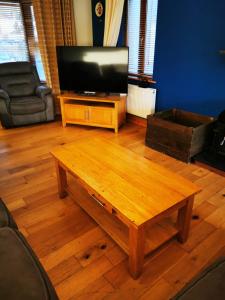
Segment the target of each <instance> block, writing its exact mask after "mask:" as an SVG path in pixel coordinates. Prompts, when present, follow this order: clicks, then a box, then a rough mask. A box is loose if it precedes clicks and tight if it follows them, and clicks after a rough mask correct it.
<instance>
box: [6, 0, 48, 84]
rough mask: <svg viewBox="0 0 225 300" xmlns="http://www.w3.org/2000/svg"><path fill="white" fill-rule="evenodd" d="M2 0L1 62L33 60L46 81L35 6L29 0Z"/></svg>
mask: <svg viewBox="0 0 225 300" xmlns="http://www.w3.org/2000/svg"><path fill="white" fill-rule="evenodd" d="M20 2H21V3H22V5H21V4H20V3H19V2H18V1H0V63H4V62H13V61H31V62H32V63H34V64H35V65H36V67H37V71H38V74H39V77H40V79H41V80H42V81H45V74H44V69H43V65H42V62H41V57H40V51H39V47H38V39H37V32H36V24H35V19H34V15H33V7H32V5H31V3H29V1H27V0H26V1H23V0H22V1H20Z"/></svg>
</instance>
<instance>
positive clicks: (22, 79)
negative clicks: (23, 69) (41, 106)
mask: <svg viewBox="0 0 225 300" xmlns="http://www.w3.org/2000/svg"><path fill="white" fill-rule="evenodd" d="M0 83H1V88H2V89H3V90H5V91H6V92H7V93H8V95H9V97H20V96H30V95H34V93H35V90H36V87H37V83H36V81H35V77H34V75H33V73H22V74H12V75H5V76H1V77H0Z"/></svg>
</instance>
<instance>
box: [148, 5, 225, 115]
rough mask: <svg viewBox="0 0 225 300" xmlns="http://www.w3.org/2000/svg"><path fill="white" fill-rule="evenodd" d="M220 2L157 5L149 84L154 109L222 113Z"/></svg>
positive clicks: (224, 20) (223, 22)
mask: <svg viewBox="0 0 225 300" xmlns="http://www.w3.org/2000/svg"><path fill="white" fill-rule="evenodd" d="M220 49H225V0H186V1H184V0H170V1H167V0H159V6H158V21H157V34H156V51H155V65H154V79H155V80H156V81H157V84H156V88H157V89H158V95H157V104H156V108H157V110H163V109H167V108H171V107H177V108H181V109H185V110H188V111H193V112H197V113H202V114H206V115H214V116H216V115H218V113H219V112H220V111H222V110H224V109H225V55H220V54H219V50H220Z"/></svg>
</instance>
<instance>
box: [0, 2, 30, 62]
mask: <svg viewBox="0 0 225 300" xmlns="http://www.w3.org/2000/svg"><path fill="white" fill-rule="evenodd" d="M27 60H29V53H28V47H27V43H26V36H25V31H24V26H23V19H22V13H21V8H20V5H19V3H15V2H3V1H0V63H3V62H13V61H27Z"/></svg>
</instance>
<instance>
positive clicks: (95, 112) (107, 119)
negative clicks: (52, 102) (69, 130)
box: [58, 93, 126, 133]
mask: <svg viewBox="0 0 225 300" xmlns="http://www.w3.org/2000/svg"><path fill="white" fill-rule="evenodd" d="M58 98H59V99H60V106H61V113H62V125H63V127H66V125H67V124H79V125H89V126H96V127H104V128H112V129H114V131H115V133H117V132H118V129H119V127H120V125H122V124H123V123H124V122H125V120H126V96H120V95H104V96H103V95H102V94H101V95H91V96H90V95H80V94H78V93H63V94H61V95H60V96H58Z"/></svg>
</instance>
